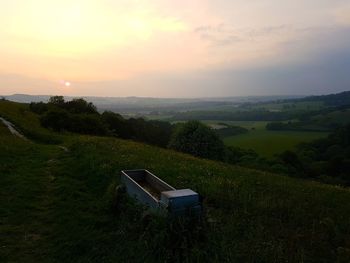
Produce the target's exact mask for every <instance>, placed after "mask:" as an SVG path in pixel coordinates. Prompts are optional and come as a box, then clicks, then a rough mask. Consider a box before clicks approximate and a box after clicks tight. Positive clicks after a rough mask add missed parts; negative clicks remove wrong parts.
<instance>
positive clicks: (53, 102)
mask: <svg viewBox="0 0 350 263" xmlns="http://www.w3.org/2000/svg"><path fill="white" fill-rule="evenodd" d="M30 109H31V110H32V111H33V112H35V113H37V114H40V121H41V124H42V125H43V126H44V127H46V128H51V129H53V130H54V131H59V132H62V131H68V132H76V133H81V134H90V135H109V136H117V137H120V138H123V139H132V140H136V141H141V142H146V143H149V144H154V145H158V146H163V147H166V146H167V145H168V143H169V140H170V136H171V133H172V129H173V126H172V125H171V124H170V123H168V122H162V121H146V120H144V119H142V118H130V119H125V118H123V117H122V116H121V115H120V114H117V113H113V112H109V111H105V112H103V113H102V114H100V113H99V112H98V111H97V109H96V107H95V106H94V105H93V104H92V103H88V102H86V101H85V100H84V99H73V100H72V101H65V100H64V98H63V97H62V96H55V97H51V98H50V100H49V102H48V103H43V102H39V103H31V104H30Z"/></svg>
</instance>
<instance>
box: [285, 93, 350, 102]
mask: <svg viewBox="0 0 350 263" xmlns="http://www.w3.org/2000/svg"><path fill="white" fill-rule="evenodd" d="M299 101H322V102H323V103H324V104H325V105H326V106H344V105H350V91H344V92H340V93H336V94H329V95H321V96H310V97H305V98H301V99H291V100H284V102H299Z"/></svg>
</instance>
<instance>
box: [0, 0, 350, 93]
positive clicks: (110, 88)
mask: <svg viewBox="0 0 350 263" xmlns="http://www.w3.org/2000/svg"><path fill="white" fill-rule="evenodd" d="M0 19H1V23H0V58H1V63H0V94H2V95H7V94H13V93H26V94H49V95H52V94H63V95H81V96H151V97H208V96H215V97H222V96H242V95H286V94H296V95H302V94H307V95H309V94H325V93H332V92H338V91H344V90H350V1H349V0H249V1H247V0H176V1H175V0H173V1H169V0H149V1H147V0H138V1H137V0H0Z"/></svg>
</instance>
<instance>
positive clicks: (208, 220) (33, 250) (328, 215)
mask: <svg viewBox="0 0 350 263" xmlns="http://www.w3.org/2000/svg"><path fill="white" fill-rule="evenodd" d="M0 116H1V117H4V118H5V119H7V120H9V121H11V122H13V123H14V124H15V125H16V127H17V128H18V129H19V130H20V131H21V132H22V133H23V134H25V135H26V136H27V137H28V138H29V139H31V141H24V140H22V139H20V138H17V137H15V136H13V135H12V134H11V133H9V131H8V130H7V129H6V127H5V126H4V125H2V124H1V123H0V187H1V191H0V261H1V262H167V261H168V262H208V261H210V262H349V260H350V224H349V218H350V205H349V204H350V192H349V189H347V188H341V187H337V186H330V185H323V184H320V183H316V182H310V181H304V180H301V179H293V178H289V177H285V176H280V175H275V174H269V173H264V172H259V171H256V170H250V169H246V168H242V167H238V166H232V165H227V164H224V163H220V162H215V161H209V160H204V159H198V158H194V157H192V156H189V155H186V154H181V153H177V152H173V151H170V150H165V149H161V148H157V147H154V146H149V145H145V144H141V143H136V142H133V141H126V140H120V139H116V138H110V137H93V136H81V135H76V134H70V133H64V134H57V133H54V132H51V131H49V130H46V129H44V128H42V127H41V126H40V123H39V120H38V118H37V116H36V115H35V114H33V113H32V112H30V111H29V109H28V105H26V104H19V103H14V102H7V101H0ZM59 146H64V147H66V148H67V149H68V150H66V148H62V147H59ZM134 168H147V169H149V170H151V171H153V172H154V173H155V174H156V175H157V176H159V177H160V178H162V179H163V180H165V181H166V182H168V183H170V184H171V185H173V186H174V187H176V188H182V187H184V188H192V189H193V190H195V191H198V192H199V193H200V194H201V195H203V196H204V207H205V210H206V215H205V218H204V220H203V222H191V224H190V225H188V224H187V223H183V224H172V223H168V222H167V219H166V218H163V217H161V216H158V215H151V216H147V212H145V211H144V209H143V208H142V207H140V206H138V205H137V204H135V203H133V202H132V200H124V199H122V200H118V199H117V200H116V198H115V196H114V189H115V187H116V186H117V185H118V184H119V172H120V170H122V169H134ZM116 204H117V206H116Z"/></svg>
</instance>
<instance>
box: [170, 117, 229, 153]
mask: <svg viewBox="0 0 350 263" xmlns="http://www.w3.org/2000/svg"><path fill="white" fill-rule="evenodd" d="M169 148H172V149H174V150H177V151H181V152H185V153H189V154H192V155H194V156H198V157H203V158H208V159H216V160H221V159H223V156H224V144H223V142H222V140H221V139H220V138H219V136H218V135H217V134H216V133H215V132H214V131H213V130H212V129H211V128H209V127H208V126H206V125H204V124H203V123H201V122H199V121H189V122H187V123H184V124H179V125H178V127H177V128H176V129H175V131H174V133H173V135H172V138H171V140H170V143H169Z"/></svg>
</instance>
